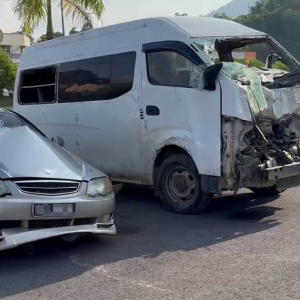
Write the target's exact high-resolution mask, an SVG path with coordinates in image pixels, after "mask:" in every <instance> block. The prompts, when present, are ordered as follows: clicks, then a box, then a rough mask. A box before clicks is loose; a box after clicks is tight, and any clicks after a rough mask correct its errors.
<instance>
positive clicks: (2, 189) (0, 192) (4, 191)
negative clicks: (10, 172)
mask: <svg viewBox="0 0 300 300" xmlns="http://www.w3.org/2000/svg"><path fill="white" fill-rule="evenodd" d="M6 195H10V191H9V189H8V187H7V186H6V185H5V183H4V182H3V181H2V180H0V197H4V196H6Z"/></svg>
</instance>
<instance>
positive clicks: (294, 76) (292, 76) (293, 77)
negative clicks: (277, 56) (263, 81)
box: [267, 69, 300, 89]
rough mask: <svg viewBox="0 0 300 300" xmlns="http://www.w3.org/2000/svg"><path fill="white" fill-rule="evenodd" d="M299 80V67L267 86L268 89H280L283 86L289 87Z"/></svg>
mask: <svg viewBox="0 0 300 300" xmlns="http://www.w3.org/2000/svg"><path fill="white" fill-rule="evenodd" d="M299 82H300V69H297V70H295V71H292V72H290V73H288V74H286V75H285V76H283V77H281V78H279V79H278V80H276V81H275V82H273V83H270V84H268V85H267V87H268V88H270V89H280V88H284V87H291V86H293V85H295V84H297V83H299Z"/></svg>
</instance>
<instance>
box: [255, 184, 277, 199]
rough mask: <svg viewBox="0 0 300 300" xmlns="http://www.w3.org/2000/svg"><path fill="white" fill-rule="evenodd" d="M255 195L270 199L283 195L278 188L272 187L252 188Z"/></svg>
mask: <svg viewBox="0 0 300 300" xmlns="http://www.w3.org/2000/svg"><path fill="white" fill-rule="evenodd" d="M250 190H251V191H252V192H253V193H255V194H256V195H258V196H262V197H268V196H278V195H279V194H281V192H280V191H278V190H277V186H276V185H274V186H271V187H268V188H262V189H259V188H251V189H250Z"/></svg>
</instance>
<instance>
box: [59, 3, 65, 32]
mask: <svg viewBox="0 0 300 300" xmlns="http://www.w3.org/2000/svg"><path fill="white" fill-rule="evenodd" d="M60 9H61V25H62V33H63V35H64V36H65V35H66V32H65V20H64V8H63V0H60Z"/></svg>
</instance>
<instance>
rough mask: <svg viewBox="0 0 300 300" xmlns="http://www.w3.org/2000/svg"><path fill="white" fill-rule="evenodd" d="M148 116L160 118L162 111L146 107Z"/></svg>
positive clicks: (154, 107)
mask: <svg viewBox="0 0 300 300" xmlns="http://www.w3.org/2000/svg"><path fill="white" fill-rule="evenodd" d="M146 114H147V115H148V116H159V114H160V110H159V108H158V107H157V106H154V105H148V106H146Z"/></svg>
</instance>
